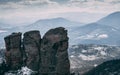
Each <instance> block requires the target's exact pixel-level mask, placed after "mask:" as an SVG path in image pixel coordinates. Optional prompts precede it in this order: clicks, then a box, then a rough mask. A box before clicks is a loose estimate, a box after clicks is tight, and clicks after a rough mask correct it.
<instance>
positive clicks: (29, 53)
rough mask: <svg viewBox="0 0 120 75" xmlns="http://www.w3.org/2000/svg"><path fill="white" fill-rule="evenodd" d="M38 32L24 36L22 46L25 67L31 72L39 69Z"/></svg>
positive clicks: (30, 32) (39, 38)
mask: <svg viewBox="0 0 120 75" xmlns="http://www.w3.org/2000/svg"><path fill="white" fill-rule="evenodd" d="M40 40H41V36H40V32H39V31H29V32H26V33H25V34H24V38H23V46H24V50H25V54H26V57H27V58H26V65H27V67H28V68H30V69H32V70H33V71H37V70H38V69H39V57H40V56H39V55H40V54H39V52H40Z"/></svg>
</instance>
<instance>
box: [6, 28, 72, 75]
mask: <svg viewBox="0 0 120 75" xmlns="http://www.w3.org/2000/svg"><path fill="white" fill-rule="evenodd" d="M68 39H69V38H68V36H67V30H65V29H64V28H63V27H58V28H55V29H51V30H49V31H48V32H47V33H46V34H45V35H44V36H43V38H42V39H41V36H40V32H39V31H37V30H35V31H29V32H26V33H24V37H23V42H22V44H21V33H14V34H11V35H9V36H7V37H5V43H6V62H7V65H8V66H10V69H11V70H14V69H15V70H16V69H19V68H20V67H21V65H23V63H22V62H23V61H24V62H25V66H27V67H28V68H30V69H31V70H33V71H38V73H39V74H38V75H70V63H69V59H68V51H67V49H68ZM21 47H22V48H23V49H21Z"/></svg>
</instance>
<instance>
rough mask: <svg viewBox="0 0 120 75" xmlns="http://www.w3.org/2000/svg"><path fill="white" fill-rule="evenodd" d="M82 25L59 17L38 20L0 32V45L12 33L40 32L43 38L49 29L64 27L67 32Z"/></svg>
mask: <svg viewBox="0 0 120 75" xmlns="http://www.w3.org/2000/svg"><path fill="white" fill-rule="evenodd" d="M82 25H83V24H82V23H79V22H73V21H69V20H67V19H64V18H61V17H59V18H52V19H43V20H38V21H36V22H35V23H33V24H30V25H25V26H19V27H12V28H10V29H7V32H5V31H3V30H0V31H1V35H0V41H1V42H0V45H2V46H3V41H4V40H3V38H4V37H5V36H6V35H8V34H11V33H13V32H23V33H24V32H26V31H30V30H40V33H41V35H42V36H43V34H44V33H45V32H47V31H48V30H49V29H51V28H56V27H65V28H66V29H67V30H68V32H69V31H70V30H71V29H73V28H74V27H80V26H82ZM5 27H8V26H5Z"/></svg>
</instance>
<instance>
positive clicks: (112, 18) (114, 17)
mask: <svg viewBox="0 0 120 75" xmlns="http://www.w3.org/2000/svg"><path fill="white" fill-rule="evenodd" d="M97 23H98V24H103V25H108V26H112V27H115V28H120V11H119V12H114V13H112V14H110V15H108V16H106V17H104V18H102V19H100V20H99V21H98V22H97Z"/></svg>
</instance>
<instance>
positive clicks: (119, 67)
mask: <svg viewBox="0 0 120 75" xmlns="http://www.w3.org/2000/svg"><path fill="white" fill-rule="evenodd" d="M84 75H120V59H119V60H111V61H107V62H104V63H102V64H101V65H99V66H97V67H95V68H94V69H92V70H90V71H89V72H87V73H86V74H84Z"/></svg>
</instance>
